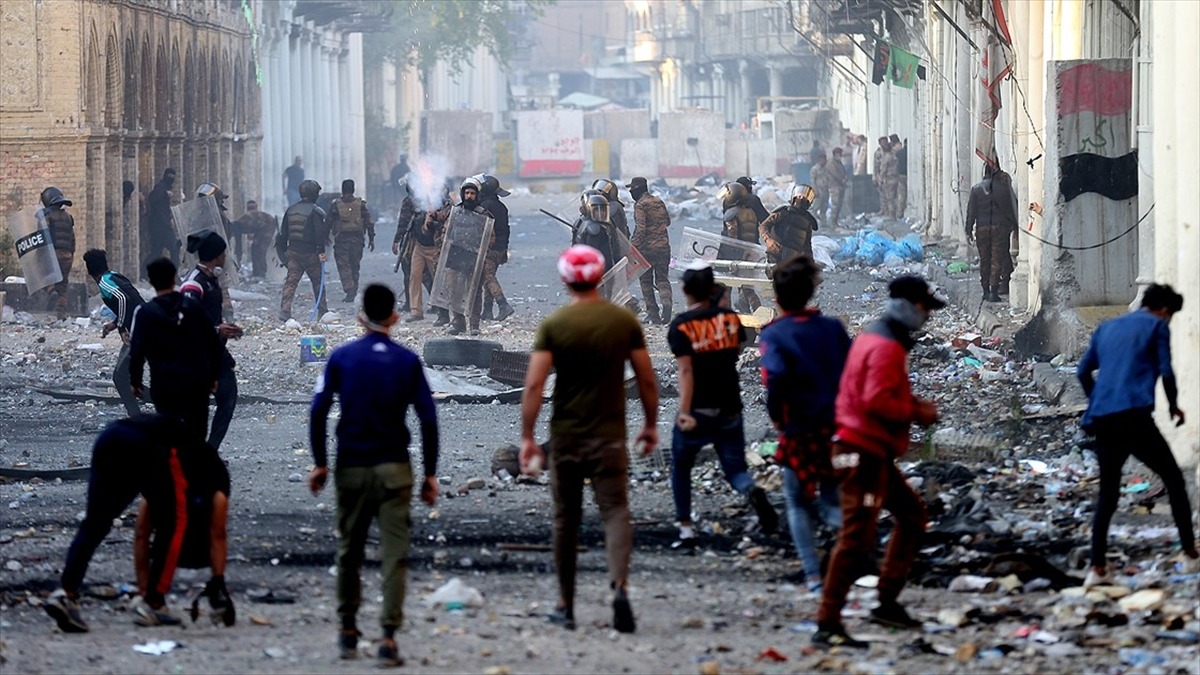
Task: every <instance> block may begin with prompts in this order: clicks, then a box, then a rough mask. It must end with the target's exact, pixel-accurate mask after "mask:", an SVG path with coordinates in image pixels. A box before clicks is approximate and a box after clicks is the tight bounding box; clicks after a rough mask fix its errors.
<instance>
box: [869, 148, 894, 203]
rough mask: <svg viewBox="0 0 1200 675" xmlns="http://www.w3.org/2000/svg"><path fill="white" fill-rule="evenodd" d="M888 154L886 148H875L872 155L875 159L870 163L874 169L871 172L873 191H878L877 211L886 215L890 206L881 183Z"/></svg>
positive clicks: (885, 171)
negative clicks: (873, 171)
mask: <svg viewBox="0 0 1200 675" xmlns="http://www.w3.org/2000/svg"><path fill="white" fill-rule="evenodd" d="M890 155H891V153H889V152H888V151H887V150H884V149H883V148H875V157H874V160H875V161H874V162H873V163H872V165H871V166H872V167H873V168H874V169H875V173H873V174H871V182H873V183H874V184H875V191H876V192H878V193H879V212H880V213H881V214H883V215H884V216H886V215H888V213H889V212H890V211H889V208H890V207H889V204H888V198H887V190H886V189H884V185H883V183H884V177H885V176H886V173H887V170H886V167H885V166H884V165H885V164H887V159H886V157H888V156H890Z"/></svg>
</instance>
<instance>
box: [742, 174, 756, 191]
mask: <svg viewBox="0 0 1200 675" xmlns="http://www.w3.org/2000/svg"><path fill="white" fill-rule="evenodd" d="M737 182H739V183H741V184H742V185H745V186H746V189H747V190H749V189H750V188H752V187H754V186H755V185H758V181H753V180H750V177H749V176H742V177H741V178H739V179H737Z"/></svg>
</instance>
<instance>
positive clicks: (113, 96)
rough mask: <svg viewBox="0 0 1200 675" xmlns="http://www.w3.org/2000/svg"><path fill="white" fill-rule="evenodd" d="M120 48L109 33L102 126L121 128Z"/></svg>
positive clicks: (121, 84) (106, 49)
mask: <svg viewBox="0 0 1200 675" xmlns="http://www.w3.org/2000/svg"><path fill="white" fill-rule="evenodd" d="M123 84H124V83H123V82H122V78H121V47H120V45H119V44H118V43H117V36H116V35H114V34H112V33H109V34H108V42H107V44H106V47H105V50H104V126H106V127H110V128H113V129H116V128H117V127H119V126H121V90H122V86H123Z"/></svg>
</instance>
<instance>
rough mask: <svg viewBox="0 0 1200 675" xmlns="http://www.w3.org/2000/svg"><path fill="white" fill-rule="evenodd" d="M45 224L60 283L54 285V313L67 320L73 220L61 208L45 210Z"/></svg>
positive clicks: (73, 231) (73, 247)
mask: <svg viewBox="0 0 1200 675" xmlns="http://www.w3.org/2000/svg"><path fill="white" fill-rule="evenodd" d="M45 213H46V224H47V225H48V226H49V227H50V239H51V240H52V241H53V242H54V255H55V257H57V258H58V269H59V270H61V271H62V281H60V282H58V283H57V284H54V311H55V313H56V314H57V315H58V318H60V319H65V318H67V295H68V291H69V289H70V287H71V282H70V278H69V277H70V276H71V265H72V263H74V262H75V219H74V218H72V217H71V214H69V213H67V212H66V211H65V210H63V209H62V208H48V209H46V210H45Z"/></svg>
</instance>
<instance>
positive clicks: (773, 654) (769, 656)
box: [755, 647, 788, 663]
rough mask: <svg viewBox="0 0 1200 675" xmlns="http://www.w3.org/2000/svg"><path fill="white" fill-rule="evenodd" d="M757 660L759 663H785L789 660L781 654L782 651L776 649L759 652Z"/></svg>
mask: <svg viewBox="0 0 1200 675" xmlns="http://www.w3.org/2000/svg"><path fill="white" fill-rule="evenodd" d="M755 658H756V659H757V660H759V661H771V662H774V663H783V662H784V661H787V660H788V657H787V656H785V655H784V654H782V653H780V651H779V650H778V649H775V648H774V647H767V648H766V649H764V650H762V651H761V652H759V653H758V656H757V657H755Z"/></svg>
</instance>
